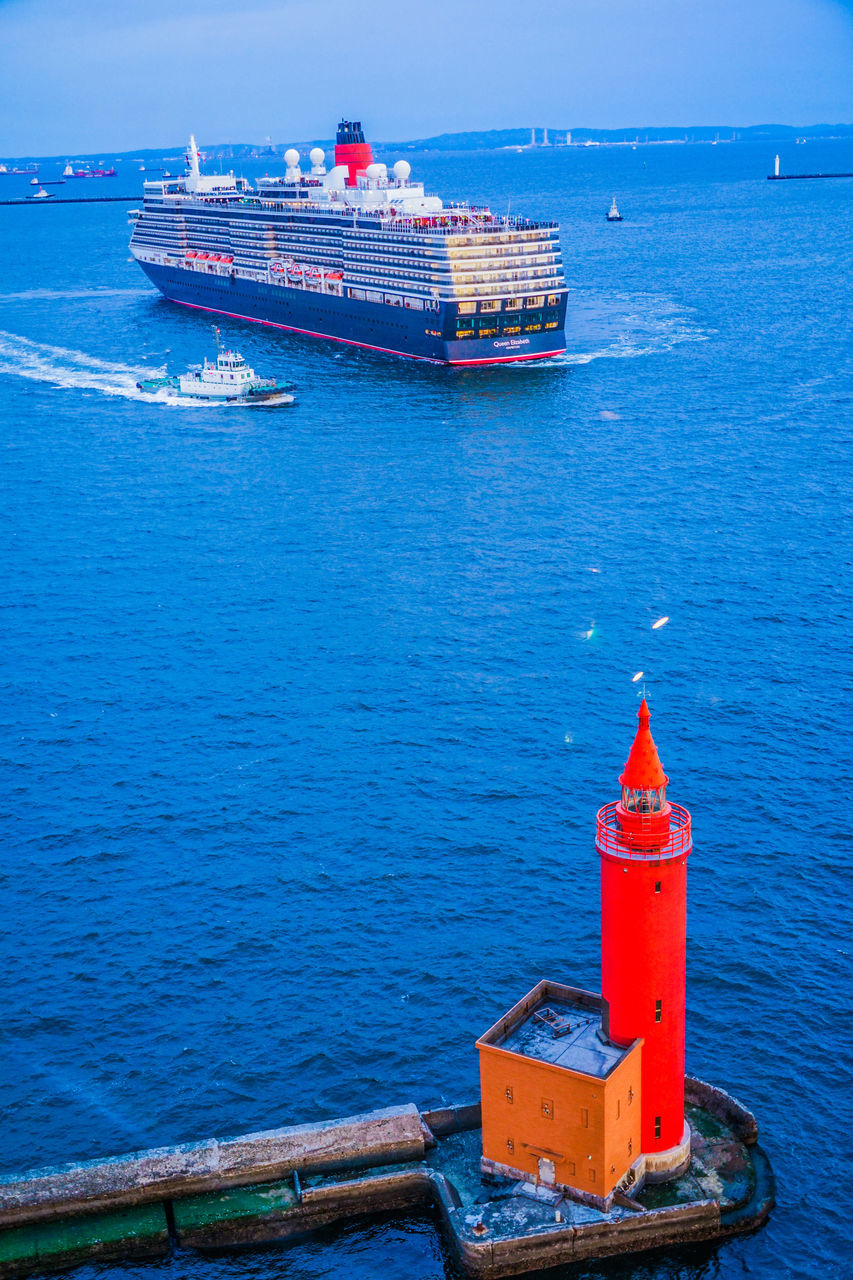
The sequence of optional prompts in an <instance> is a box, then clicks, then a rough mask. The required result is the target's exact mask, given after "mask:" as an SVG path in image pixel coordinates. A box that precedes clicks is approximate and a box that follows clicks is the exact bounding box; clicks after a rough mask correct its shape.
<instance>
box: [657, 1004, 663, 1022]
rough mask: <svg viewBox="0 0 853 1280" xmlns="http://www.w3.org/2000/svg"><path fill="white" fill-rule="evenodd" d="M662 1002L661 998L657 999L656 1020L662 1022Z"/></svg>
mask: <svg viewBox="0 0 853 1280" xmlns="http://www.w3.org/2000/svg"><path fill="white" fill-rule="evenodd" d="M661 1003H662V1002H661V1001H660V1000H655V1022H660V1020H661Z"/></svg>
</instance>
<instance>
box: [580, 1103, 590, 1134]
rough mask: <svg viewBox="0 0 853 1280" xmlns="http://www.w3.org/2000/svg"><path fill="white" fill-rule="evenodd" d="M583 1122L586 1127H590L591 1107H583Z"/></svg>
mask: <svg viewBox="0 0 853 1280" xmlns="http://www.w3.org/2000/svg"><path fill="white" fill-rule="evenodd" d="M581 1124H582V1125H583V1127H584V1129H588V1128H589V1108H588V1107H581Z"/></svg>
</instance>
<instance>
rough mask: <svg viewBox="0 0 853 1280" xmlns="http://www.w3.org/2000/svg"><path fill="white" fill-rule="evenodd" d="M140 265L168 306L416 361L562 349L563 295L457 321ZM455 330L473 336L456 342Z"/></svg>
mask: <svg viewBox="0 0 853 1280" xmlns="http://www.w3.org/2000/svg"><path fill="white" fill-rule="evenodd" d="M139 265H140V267H142V269H143V271H144V272H145V274H146V275H147V276H148V277H149V279H150V280H151V281H152V283H153V284H155V285H156V286H157V288H158V289H159V290H160V291H161V292H162V293H163V294H164V295H165V297H167V298H168V299H170V301H172V302H180V303H182V304H183V305H184V306H188V307H200V308H201V309H202V310H205V311H215V312H217V313H218V314H220V315H227V316H233V317H234V318H235V319H238V320H254V321H257V322H259V323H261V324H271V325H275V326H276V327H277V328H280V329H291V330H293V331H294V332H296V333H305V334H310V335H311V336H313V337H317V338H330V339H332V340H333V341H336V342H348V343H352V344H354V345H355V346H359V347H368V348H370V349H371V350H373V351H384V352H388V353H389V354H392V355H401V356H409V357H411V358H412V359H416V360H431V361H434V362H437V363H439V364H459V365H471V364H498V363H504V362H506V361H510V360H535V359H540V360H541V359H543V358H544V357H545V356H551V355H558V354H559V353H560V352H562V351H564V350H565V347H566V343H565V335H564V332H563V330H564V327H565V314H566V296H565V294H562V295H561V297H560V302H559V305H558V306H557V307H554V308H552V309H550V310H543V312H540V313H538V315H537V316H535V317H534V316H530V315H527V314H518V313H515V314H513V313H510V314H507V315H502V316H498V317H492V316H490V317H487V318H486V317H482V318H481V317H474V318H471V319H468V318H467V317H464V318H460V317H459V315H458V305H457V304H455V303H442V304H441V309H440V310H439V311H417V310H413V309H411V310H410V309H409V308H408V307H404V306H401V307H394V306H389V305H388V304H386V303H375V302H366V301H364V302H362V301H360V300H356V299H355V298H349V297H344V298H341V297H337V296H334V295H330V294H324V293H320V292H314V291H311V290H308V289H297V288H290V287H289V286H286V285H278V284H264V283H261V282H257V281H254V280H247V279H245V278H243V277H240V276H220V275H214V274H213V273H211V274H209V275H207V274H203V273H201V272H199V271H195V270H184V269H182V268H180V267H166V266H160V265H158V264H156V263H153V262H144V261H140V262H139ZM478 326H479V328H487V329H488V335H485V334H484V335H483V336H480V333H479V328H478ZM460 329H463V330H467V331H468V333H470V334H471V336H462V337H458V336H457V333H458V331H459V330H460ZM508 329H514V330H520V331H519V332H511V333H510V332H506V330H508ZM525 330H528V331H525Z"/></svg>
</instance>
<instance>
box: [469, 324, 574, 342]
mask: <svg viewBox="0 0 853 1280" xmlns="http://www.w3.org/2000/svg"><path fill="white" fill-rule="evenodd" d="M559 327H560V322H559V320H548V321H547V322H546V323H545V324H544V325H543V324H505V325H501V326H500V328H498V326H497V325H492V326H491V327H490V328H488V329H476V330H474V329H457V330H456V337H457V338H496V337H497V336H498V334H499V333H500V336H501V337H507V338H508V337H511V336H513V335H515V334H518V333H541V332H542V330H543V329H559Z"/></svg>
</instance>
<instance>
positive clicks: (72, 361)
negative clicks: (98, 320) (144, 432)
mask: <svg viewBox="0 0 853 1280" xmlns="http://www.w3.org/2000/svg"><path fill="white" fill-rule="evenodd" d="M0 373H6V374H10V375H11V376H13V377H17V378H26V379H27V380H28V381H30V382H46V383H48V384H49V385H51V386H54V387H61V388H69V389H74V390H82V391H99V392H100V393H101V394H102V395H106V396H122V397H124V398H125V399H128V400H148V401H154V400H156V399H157V397H156V396H154V395H151V394H150V393H149V392H145V391H140V390H139V388H138V387H137V385H136V384H137V382H138V381H139V380H140V379H141V378H156V377H157V376H158V374H159V373H160V371H159V370H158V369H149V368H146V367H145V366H138V367H133V366H132V365H128V364H122V363H120V362H119V361H116V360H101V359H99V358H98V356H93V355H89V354H88V353H87V352H85V351H75V350H74V349H73V348H72V347H57V346H53V345H52V344H50V343H47V342H33V341H32V340H31V339H29V338H22V337H21V336H20V335H19V334H15V333H6V332H5V331H3V330H0ZM181 400H182V398H181V397H175V401H176V402H181ZM183 403H185V404H197V403H198V402H197V401H192V400H183Z"/></svg>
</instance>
